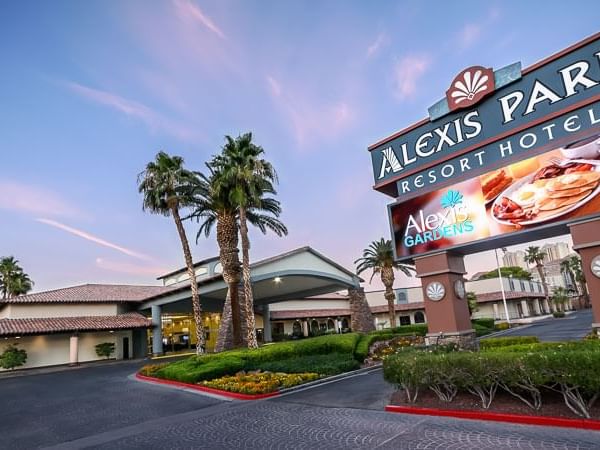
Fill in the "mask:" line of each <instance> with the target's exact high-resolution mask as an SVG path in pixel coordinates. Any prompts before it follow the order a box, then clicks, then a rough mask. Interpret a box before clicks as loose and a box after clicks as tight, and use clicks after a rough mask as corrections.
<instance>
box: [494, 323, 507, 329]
mask: <svg viewBox="0 0 600 450" xmlns="http://www.w3.org/2000/svg"><path fill="white" fill-rule="evenodd" d="M509 328H510V327H509V325H508V322H500V323H498V324H496V325H494V329H495V330H497V331H503V330H508V329H509Z"/></svg>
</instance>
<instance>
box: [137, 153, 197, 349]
mask: <svg viewBox="0 0 600 450" xmlns="http://www.w3.org/2000/svg"><path fill="white" fill-rule="evenodd" d="M197 183H198V180H197V175H196V174H195V173H194V172H191V171H189V170H186V169H185V168H184V166H183V158H181V157H180V156H170V155H168V154H167V153H165V152H158V154H157V155H156V158H155V160H154V161H151V162H149V163H148V164H146V169H145V170H144V171H143V172H141V173H140V174H139V175H138V191H139V192H140V193H141V194H143V196H144V200H143V209H144V210H147V211H150V212H151V213H153V214H161V215H163V216H171V217H173V220H174V221H175V226H176V227H177V233H178V234H179V240H180V241H181V247H182V249H183V256H184V259H185V265H186V267H187V273H188V276H189V279H190V287H191V290H192V309H193V312H194V323H195V325H196V353H197V354H200V353H204V351H205V349H204V347H205V334H204V325H203V323H202V308H201V306H200V294H199V293H198V283H197V282H196V272H195V271H194V262H193V260H192V252H191V251H190V244H189V242H188V239H187V236H186V234H185V228H183V223H182V221H181V216H180V209H181V208H185V207H189V206H190V205H191V204H192V196H191V192H192V189H193V187H194V186H195V185H196V184H197Z"/></svg>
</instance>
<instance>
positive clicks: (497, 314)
mask: <svg viewBox="0 0 600 450" xmlns="http://www.w3.org/2000/svg"><path fill="white" fill-rule="evenodd" d="M492 307H493V308H494V319H496V320H498V319H501V317H500V313H499V312H498V303H494V304H493V305H492Z"/></svg>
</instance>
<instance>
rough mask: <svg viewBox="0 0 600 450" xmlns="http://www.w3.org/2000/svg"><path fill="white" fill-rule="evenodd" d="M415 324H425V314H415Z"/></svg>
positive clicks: (419, 312) (418, 312)
mask: <svg viewBox="0 0 600 450" xmlns="http://www.w3.org/2000/svg"><path fill="white" fill-rule="evenodd" d="M415 323H425V314H423V313H422V312H421V311H417V312H416V313H415Z"/></svg>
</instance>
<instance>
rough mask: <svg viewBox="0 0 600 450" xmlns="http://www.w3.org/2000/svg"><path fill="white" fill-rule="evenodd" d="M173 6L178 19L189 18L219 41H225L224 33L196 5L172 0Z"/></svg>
mask: <svg viewBox="0 0 600 450" xmlns="http://www.w3.org/2000/svg"><path fill="white" fill-rule="evenodd" d="M173 4H174V6H175V10H176V11H177V14H178V15H179V16H180V17H182V18H190V19H192V20H194V21H196V22H198V23H199V24H201V25H202V26H204V27H206V28H208V29H209V30H210V31H212V32H213V33H214V34H216V35H217V36H219V37H220V38H221V39H225V33H223V31H222V30H221V28H219V27H218V26H217V25H216V24H215V23H214V22H213V21H212V20H211V18H210V17H208V16H207V15H206V14H204V12H202V10H201V9H200V8H199V7H198V5H196V4H194V3H193V2H191V1H190V0H173Z"/></svg>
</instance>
